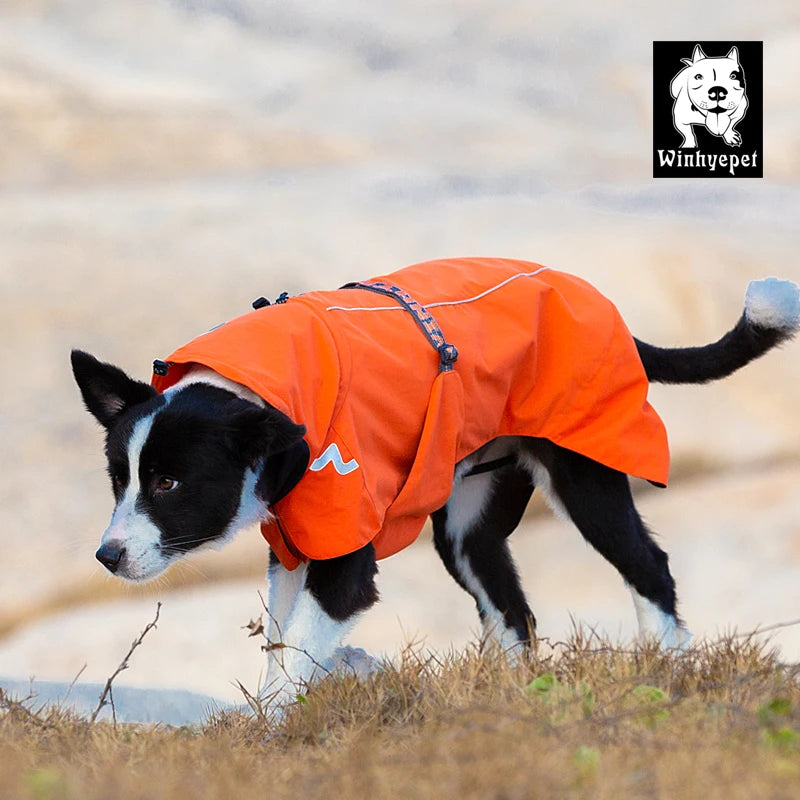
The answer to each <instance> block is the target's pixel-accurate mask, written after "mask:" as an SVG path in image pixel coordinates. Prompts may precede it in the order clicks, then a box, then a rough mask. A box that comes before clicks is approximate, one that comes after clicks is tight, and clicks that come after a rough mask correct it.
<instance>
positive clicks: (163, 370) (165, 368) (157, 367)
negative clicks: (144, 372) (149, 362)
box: [153, 358, 169, 376]
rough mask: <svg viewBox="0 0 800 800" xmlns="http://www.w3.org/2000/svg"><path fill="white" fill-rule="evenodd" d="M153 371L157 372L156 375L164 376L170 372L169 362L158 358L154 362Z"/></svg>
mask: <svg viewBox="0 0 800 800" xmlns="http://www.w3.org/2000/svg"><path fill="white" fill-rule="evenodd" d="M153 372H155V374H156V375H161V376H164V375H166V374H167V373H168V372H169V364H167V362H166V361H161V360H160V359H158V358H157V359H156V360H155V361H154V362H153Z"/></svg>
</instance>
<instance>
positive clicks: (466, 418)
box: [153, 258, 669, 569]
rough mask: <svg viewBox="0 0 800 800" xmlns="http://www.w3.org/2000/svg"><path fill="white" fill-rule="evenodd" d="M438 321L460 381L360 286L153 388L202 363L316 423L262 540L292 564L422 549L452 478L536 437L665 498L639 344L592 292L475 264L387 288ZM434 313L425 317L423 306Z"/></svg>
mask: <svg viewBox="0 0 800 800" xmlns="http://www.w3.org/2000/svg"><path fill="white" fill-rule="evenodd" d="M378 280H383V281H386V282H388V283H390V284H393V285H394V286H397V287H400V288H401V289H402V290H404V291H405V292H406V293H407V294H408V295H410V296H411V297H412V298H413V299H414V300H415V301H417V302H418V303H420V304H422V305H423V306H424V307H425V309H427V310H428V311H429V313H430V314H431V315H432V316H433V318H434V319H435V321H436V323H438V326H439V328H440V329H441V331H442V332H443V333H444V336H445V337H446V339H447V341H448V342H449V343H451V344H453V345H454V346H455V347H456V348H457V349H458V359H457V360H456V361H455V363H454V364H453V365H452V369H445V370H444V371H441V370H440V357H439V354H438V353H437V352H436V350H435V349H434V348H433V347H432V346H431V342H429V341H428V339H427V338H426V336H425V335H423V333H422V331H421V330H420V327H418V322H417V321H416V320H415V318H414V316H412V314H410V313H409V312H408V310H406V309H405V308H404V307H403V306H402V305H400V304H399V303H398V302H397V301H396V300H395V299H394V298H392V297H386V296H383V295H381V294H376V293H374V292H372V291H368V290H365V289H363V288H345V289H339V290H336V291H331V292H310V293H308V294H304V295H300V296H298V297H295V298H292V299H290V300H289V301H288V302H286V303H283V304H280V305H272V306H267V307H265V308H261V309H259V310H257V311H252V312H250V313H248V314H245V315H243V316H241V317H238V318H236V319H234V320H231V321H230V322H228V323H226V324H224V325H222V326H220V327H218V328H216V329H214V330H212V331H209V332H208V333H206V334H204V335H202V336H199V337H197V338H196V339H194V340H192V341H191V342H189V343H188V344H187V345H185V346H183V347H181V348H179V349H178V350H176V351H175V352H174V353H173V354H172V355H170V356H169V357H168V358H167V363H168V364H169V365H170V366H169V370H168V373H167V374H166V375H154V376H153V386H154V387H155V388H156V389H157V390H158V391H164V390H165V389H167V388H169V387H170V386H172V385H173V384H174V383H176V382H177V381H178V380H179V379H180V377H181V376H182V375H183V374H185V372H186V370H187V368H188V367H189V365H191V364H202V365H204V366H207V367H210V368H211V369H213V370H215V371H216V372H218V373H220V374H221V375H223V376H225V377H226V378H229V379H231V380H233V381H236V382H238V383H240V384H242V385H244V386H247V387H248V388H250V389H251V390H252V391H254V392H255V393H256V394H258V395H259V396H260V397H262V398H263V399H264V400H265V401H266V402H268V403H270V404H271V405H273V406H275V407H276V408H277V409H279V410H280V411H282V412H284V413H285V414H287V415H288V416H289V417H290V418H291V419H292V420H293V421H294V422H297V423H302V424H303V425H305V426H306V436H305V439H306V442H307V443H308V446H309V449H310V454H311V460H310V464H309V468H308V470H307V471H306V473H305V475H304V476H303V478H302V479H301V480H300V482H299V483H298V484H297V485H296V486H295V487H294V488H293V489H292V490H291V491H290V492H289V493H288V494H287V495H286V496H285V497H284V498H283V499H282V500H280V501H278V502H277V503H275V505H274V506H273V507H272V512H273V514H274V515H275V519H274V520H271V521H269V522H265V523H263V524H262V533H263V534H264V536H265V538H266V539H267V540H268V541H269V543H270V545H271V546H272V547H273V549H274V550H275V552H276V554H277V555H278V557H279V558H280V560H281V562H282V563H283V564H284V565H285V566H286V567H288V568H289V569H293V568H294V567H296V566H297V564H298V563H299V561H301V560H305V559H326V558H334V557H337V556H341V555H345V554H346V553H350V552H352V551H354V550H357V549H359V548H360V547H363V546H364V545H366V544H367V543H368V542H373V544H374V546H375V551H376V555H377V556H378V557H379V558H383V557H386V556H389V555H392V554H393V553H396V552H397V551H398V550H401V549H402V548H403V547H405V546H407V545H408V544H410V543H411V542H412V541H413V540H414V539H415V538H416V537H417V536H418V535H419V532H420V530H421V529H422V526H423V524H424V522H425V519H426V518H427V516H428V515H429V514H430V513H431V512H433V511H435V510H436V509H437V508H440V507H441V506H442V505H444V503H445V502H446V500H447V498H448V496H449V494H450V490H451V485H452V481H453V473H454V468H455V464H456V463H457V462H458V461H459V460H461V459H462V458H464V457H465V456H467V455H469V454H470V453H472V452H474V451H475V450H477V449H478V448H479V447H481V446H482V445H484V444H486V443H487V442H488V441H490V440H491V439H494V438H495V437H497V436H512V435H523V436H537V437H543V438H546V439H549V440H550V441H552V442H554V443H556V444H558V445H560V446H561V447H564V448H567V449H568V450H573V451H575V452H577V453H581V454H582V455H585V456H588V457H589V458H592V459H594V460H595V461H598V462H600V463H601V464H605V465H606V466H609V467H612V468H613V469H616V470H619V471H620V472H625V473H627V474H629V475H635V476H637V477H640V478H645V479H647V480H649V481H652V482H654V483H657V484H666V482H667V476H668V469H669V451H668V446H667V437H666V431H665V429H664V425H663V423H662V422H661V420H660V418H659V417H658V415H657V414H656V412H655V411H654V410H653V408H652V407H651V406H650V405H649V403H648V402H647V389H648V381H647V377H646V375H645V372H644V368H643V366H642V363H641V361H640V359H639V355H638V352H637V350H636V345H635V343H634V341H633V338H632V336H631V334H630V332H629V331H628V329H627V327H626V326H625V323H624V322H623V321H622V318H621V317H620V315H619V312H618V311H617V309H616V308H615V307H614V305H613V304H612V303H611V302H610V301H609V300H607V299H606V298H605V297H603V296H602V295H601V294H600V293H599V292H597V290H596V289H594V288H593V287H592V286H590V285H589V284H588V283H586V282H585V281H583V280H581V279H579V278H576V277H574V276H571V275H567V274H565V273H562V272H557V271H555V270H551V269H548V268H545V267H541V266H539V265H538V264H532V263H528V262H522V261H512V260H508V259H489V258H468V259H450V260H443V261H432V262H427V263H423V264H417V265H414V266H411V267H407V268H405V269H403V270H400V271H398V272H395V273H392V274H391V275H390V276H387V277H386V278H383V279H378ZM423 311H424V309H423Z"/></svg>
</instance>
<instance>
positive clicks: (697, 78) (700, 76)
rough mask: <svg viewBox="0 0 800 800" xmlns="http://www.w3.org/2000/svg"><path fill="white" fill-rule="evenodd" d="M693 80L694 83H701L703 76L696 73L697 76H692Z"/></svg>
mask: <svg viewBox="0 0 800 800" xmlns="http://www.w3.org/2000/svg"><path fill="white" fill-rule="evenodd" d="M694 79H695V80H696V81H701V80H703V76H702V75H701V74H700V73H699V72H698V73H697V75H695V76H694Z"/></svg>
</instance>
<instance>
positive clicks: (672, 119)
mask: <svg viewBox="0 0 800 800" xmlns="http://www.w3.org/2000/svg"><path fill="white" fill-rule="evenodd" d="M763 59H764V51H763V42H752V41H744V42H709V41H688V42H653V177H654V178H762V177H763V176H764V130H763V119H764V95H763V85H764V60H763Z"/></svg>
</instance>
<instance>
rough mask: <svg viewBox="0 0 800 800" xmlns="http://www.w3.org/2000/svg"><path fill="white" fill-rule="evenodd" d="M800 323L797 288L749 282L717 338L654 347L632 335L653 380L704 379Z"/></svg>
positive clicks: (783, 337)
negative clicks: (732, 320) (730, 324)
mask: <svg viewBox="0 0 800 800" xmlns="http://www.w3.org/2000/svg"><path fill="white" fill-rule="evenodd" d="M799 328H800V287H798V285H797V284H796V283H793V282H792V281H782V280H778V279H777V278H764V279H763V280H760V281H751V282H750V284H749V286H748V287H747V293H746V294H745V298H744V312H743V314H742V316H741V318H740V319H739V321H738V322H737V323H736V326H735V327H734V328H733V329H732V330H730V331H728V333H726V334H725V335H724V336H723V337H722V338H721V339H720V340H719V341H718V342H714V343H713V344H707V345H705V346H704V347H655V346H654V345H652V344H647V343H646V342H641V341H639V340H638V339H635V340H634V341H635V342H636V347H637V348H638V350H639V357H640V358H641V359H642V364H643V365H644V370H645V372H646V373H647V377H648V378H649V379H650V380H651V381H653V382H655V383H708V381H713V380H717V379H718V378H724V377H725V376H726V375H730V374H731V373H732V372H736V370H737V369H740V368H741V367H743V366H744V365H745V364H749V363H750V362H751V361H752V360H753V359H755V358H758V357H759V356H761V355H763V354H764V353H766V352H767V351H768V350H771V349H772V348H773V347H776V346H777V345H779V344H781V343H782V342H786V341H788V340H789V339H791V338H792V337H793V336H794V335H795V333H796V332H797V330H798V329H799Z"/></svg>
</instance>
